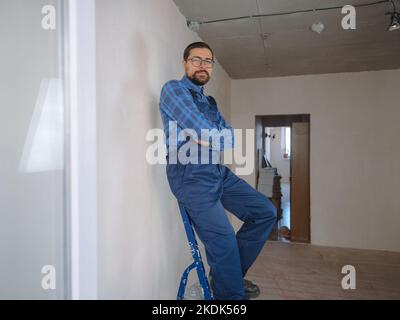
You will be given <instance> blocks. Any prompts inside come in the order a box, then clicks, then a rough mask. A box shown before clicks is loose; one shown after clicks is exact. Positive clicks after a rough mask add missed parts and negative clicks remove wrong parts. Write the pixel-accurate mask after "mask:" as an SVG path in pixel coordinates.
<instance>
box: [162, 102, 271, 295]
mask: <svg viewBox="0 0 400 320" xmlns="http://www.w3.org/2000/svg"><path fill="white" fill-rule="evenodd" d="M196 97H197V96H196V95H193V99H194V102H195V104H196V105H197V107H198V109H199V110H200V111H201V112H204V114H205V115H206V116H207V117H208V118H209V119H212V117H213V115H212V112H211V113H210V112H209V111H210V110H211V108H208V106H207V105H205V104H207V103H206V102H204V100H203V101H200V100H199V99H197V98H196ZM208 103H215V100H214V99H212V100H209V101H208ZM199 150H201V151H202V152H207V149H206V148H204V147H200V146H199ZM205 150H206V151H205ZM210 157H211V155H210ZM168 160H169V157H168V156H167V163H168V164H167V177H168V182H169V185H170V188H171V190H172V193H173V194H174V195H175V197H176V198H177V200H178V202H180V203H181V204H182V205H183V206H184V207H185V208H186V209H187V212H188V214H189V216H190V218H191V220H192V222H193V226H194V228H195V230H196V233H197V235H198V236H199V238H200V240H201V241H202V242H203V244H204V247H205V251H206V256H207V262H208V264H209V266H210V273H211V278H212V281H213V294H214V298H215V299H218V300H236V299H240V300H241V299H246V296H245V293H244V287H243V277H244V276H245V274H246V272H247V270H248V269H249V268H250V266H251V265H252V264H253V262H254V261H255V259H256V258H257V256H258V254H259V253H260V251H261V249H262V248H263V246H264V243H265V241H266V240H267V238H268V236H269V234H270V232H271V230H272V228H273V226H274V224H275V222H276V208H275V207H274V206H273V204H272V203H271V201H270V200H269V199H268V198H267V197H266V196H264V195H263V194H261V193H260V192H258V191H256V190H255V189H254V188H253V187H251V186H250V185H249V184H248V183H247V182H245V181H244V180H243V179H241V178H239V177H238V176H236V175H235V174H234V173H233V172H232V171H231V170H229V168H227V167H226V166H224V165H222V164H211V163H210V164H201V163H200V161H199V163H198V164H194V163H189V164H185V165H184V164H181V163H179V161H178V163H177V164H169V161H168ZM225 209H226V210H228V211H229V212H231V213H233V214H234V215H235V216H236V217H238V218H239V219H240V220H242V221H243V222H244V224H243V225H242V227H241V228H240V230H239V231H238V232H237V234H235V231H234V229H233V227H232V225H231V223H230V222H229V220H228V217H227V215H226V213H225Z"/></svg>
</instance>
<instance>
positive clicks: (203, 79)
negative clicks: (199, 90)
mask: <svg viewBox="0 0 400 320" xmlns="http://www.w3.org/2000/svg"><path fill="white" fill-rule="evenodd" d="M188 78H189V79H190V80H191V81H192V82H193V83H194V84H195V85H198V86H204V85H205V84H206V83H207V82H208V81H210V74H209V73H208V72H207V71H206V70H202V71H196V72H195V73H194V74H193V76H191V77H189V76H188Z"/></svg>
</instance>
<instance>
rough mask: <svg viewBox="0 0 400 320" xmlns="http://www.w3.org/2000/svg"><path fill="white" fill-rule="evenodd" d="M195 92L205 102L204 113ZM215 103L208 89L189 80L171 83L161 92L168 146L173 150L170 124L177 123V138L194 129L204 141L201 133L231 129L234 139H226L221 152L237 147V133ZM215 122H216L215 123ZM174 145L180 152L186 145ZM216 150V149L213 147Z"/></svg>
mask: <svg viewBox="0 0 400 320" xmlns="http://www.w3.org/2000/svg"><path fill="white" fill-rule="evenodd" d="M191 91H192V92H194V93H195V94H196V99H197V100H198V101H200V102H203V104H202V105H203V106H206V107H205V108H206V109H204V108H202V110H201V111H200V110H199V108H198V106H197V105H196V103H195V102H194V98H193V95H192V93H191ZM210 99H212V101H215V100H214V98H212V97H207V96H206V95H205V94H204V88H203V87H201V86H197V85H195V84H194V83H193V82H192V81H190V79H189V78H188V77H187V76H184V77H183V78H182V79H181V80H171V81H168V82H167V83H166V84H165V85H164V86H163V88H162V90H161V97H160V112H161V118H162V121H163V125H164V133H165V138H166V145H167V148H169V122H170V121H175V122H176V125H177V136H178V135H179V132H180V131H181V130H183V129H192V130H194V131H195V132H196V134H197V136H198V138H199V139H200V138H201V129H208V130H213V129H216V130H219V131H220V130H223V129H227V130H229V131H230V137H231V138H230V139H227V138H225V137H224V139H222V141H220V146H219V148H218V151H222V150H224V149H229V148H232V147H233V144H234V142H233V130H232V127H231V126H230V125H229V124H228V123H227V122H226V121H225V119H224V118H223V117H222V115H221V114H220V112H219V111H218V108H217V106H216V104H210V103H209V101H210ZM210 113H211V114H213V117H208V116H207V114H210ZM211 119H214V120H211ZM173 143H174V145H176V146H177V147H178V148H179V147H180V146H181V145H182V144H184V143H185V141H183V142H179V143H178V142H177V141H173ZM210 149H213V147H210Z"/></svg>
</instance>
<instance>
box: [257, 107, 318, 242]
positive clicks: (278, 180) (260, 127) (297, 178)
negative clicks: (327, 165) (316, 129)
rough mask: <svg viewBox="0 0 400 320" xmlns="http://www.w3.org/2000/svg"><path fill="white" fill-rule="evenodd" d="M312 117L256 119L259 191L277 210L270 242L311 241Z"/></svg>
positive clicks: (300, 115) (283, 116)
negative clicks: (310, 130) (310, 129)
mask: <svg viewBox="0 0 400 320" xmlns="http://www.w3.org/2000/svg"><path fill="white" fill-rule="evenodd" d="M309 128H310V115H309V114H297V115H265V116H256V152H257V154H256V158H255V159H256V165H255V168H256V188H257V190H258V191H260V192H261V193H263V194H265V195H266V196H267V197H268V198H269V199H270V200H271V201H272V203H273V204H274V205H275V207H276V209H277V222H276V225H275V226H274V229H273V231H272V232H271V235H270V240H277V241H283V242H305V243H309V242H310V241H311V236H310V169H309V168H310V132H309Z"/></svg>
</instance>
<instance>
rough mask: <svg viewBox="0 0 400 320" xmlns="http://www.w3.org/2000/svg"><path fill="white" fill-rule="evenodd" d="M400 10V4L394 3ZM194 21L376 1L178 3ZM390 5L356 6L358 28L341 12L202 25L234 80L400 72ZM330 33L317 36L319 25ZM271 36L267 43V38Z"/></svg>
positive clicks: (399, 39) (398, 37)
mask: <svg viewBox="0 0 400 320" xmlns="http://www.w3.org/2000/svg"><path fill="white" fill-rule="evenodd" d="M394 1H395V3H396V5H397V11H400V0H394ZM174 2H175V4H176V5H177V7H178V8H179V10H180V11H181V12H182V14H183V15H184V16H185V17H186V19H187V20H189V21H197V22H205V21H210V20H218V19H227V18H235V17H243V16H251V15H260V14H271V13H281V12H288V11H298V10H304V9H319V8H326V7H333V6H344V5H347V4H352V5H359V4H366V3H371V2H375V1H374V0H297V1H295V0H201V1H200V0H174ZM392 8H393V7H392V5H391V4H390V3H382V4H377V5H373V6H368V7H359V8H357V20H356V21H357V25H356V27H357V28H356V30H344V29H343V28H342V27H341V20H342V18H343V17H344V14H342V13H341V11H340V9H333V10H324V11H313V12H308V13H295V14H290V15H280V16H270V17H259V18H254V17H253V18H245V19H239V20H231V21H221V22H214V23H207V24H200V29H199V30H198V31H197V32H198V34H199V36H200V37H201V38H202V39H203V40H204V41H205V42H207V43H208V44H210V46H211V47H212V48H213V50H214V52H215V55H216V58H217V59H218V61H219V62H220V63H221V64H222V66H223V67H224V69H225V70H226V71H227V72H228V74H229V75H230V77H231V78H233V79H245V78H260V77H277V76H289V75H301V74H320V73H337V72H355V71H367V70H384V69H398V68H400V30H396V31H391V32H389V31H387V27H388V25H389V23H390V16H387V15H385V13H386V12H389V11H392ZM317 21H321V22H323V24H324V25H325V30H324V31H323V32H322V33H321V34H318V33H315V32H312V31H311V29H310V27H311V25H312V24H313V23H314V22H317ZM264 34H267V39H266V41H265V43H264V41H263V35H264Z"/></svg>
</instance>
